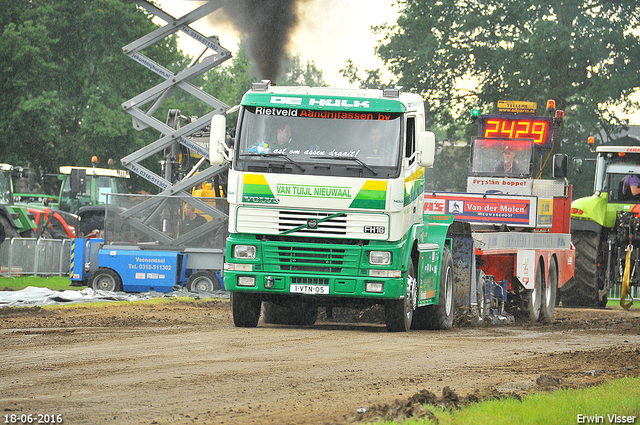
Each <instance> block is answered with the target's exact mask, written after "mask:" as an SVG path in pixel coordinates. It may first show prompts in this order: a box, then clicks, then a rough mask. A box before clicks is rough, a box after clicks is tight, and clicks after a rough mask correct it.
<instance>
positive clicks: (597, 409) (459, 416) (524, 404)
mask: <svg viewBox="0 0 640 425" xmlns="http://www.w3.org/2000/svg"><path fill="white" fill-rule="evenodd" d="M426 408H427V409H429V411H431V412H432V413H433V414H434V416H435V418H436V419H435V420H430V419H426V418H424V419H407V420H405V421H401V422H378V423H380V424H382V423H384V424H401V425H430V424H438V425H483V424H506V423H509V424H519V425H538V424H539V425H547V424H580V423H584V424H588V423H600V424H616V423H636V424H637V423H640V377H637V376H636V377H627V378H621V379H615V380H612V381H609V382H606V383H604V384H602V385H598V386H593V387H589V388H584V389H577V390H576V389H562V390H557V391H554V392H550V393H535V394H531V395H529V396H526V397H524V398H523V399H522V400H518V399H516V398H510V397H507V398H503V399H500V400H490V401H484V402H480V403H476V404H471V405H468V406H466V407H463V408H462V409H460V410H450V409H444V408H442V407H438V406H431V405H427V406H426Z"/></svg>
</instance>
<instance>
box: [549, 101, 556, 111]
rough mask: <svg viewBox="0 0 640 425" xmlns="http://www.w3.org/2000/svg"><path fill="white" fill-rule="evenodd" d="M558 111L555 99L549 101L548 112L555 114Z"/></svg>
mask: <svg viewBox="0 0 640 425" xmlns="http://www.w3.org/2000/svg"><path fill="white" fill-rule="evenodd" d="M555 109H556V101H555V100H553V99H549V100H547V112H553V111H554V110H555Z"/></svg>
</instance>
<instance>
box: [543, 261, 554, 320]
mask: <svg viewBox="0 0 640 425" xmlns="http://www.w3.org/2000/svg"><path fill="white" fill-rule="evenodd" d="M557 291H558V264H557V263H556V259H555V258H552V259H551V263H550V264H549V278H548V279H547V286H546V288H544V291H542V305H541V306H540V321H541V322H543V323H549V322H551V321H552V320H553V312H554V310H555V308H556V293H557Z"/></svg>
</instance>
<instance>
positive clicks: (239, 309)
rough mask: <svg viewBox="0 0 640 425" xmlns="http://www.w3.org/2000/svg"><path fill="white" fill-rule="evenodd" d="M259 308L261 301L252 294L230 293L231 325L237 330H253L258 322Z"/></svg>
mask: <svg viewBox="0 0 640 425" xmlns="http://www.w3.org/2000/svg"><path fill="white" fill-rule="evenodd" d="M261 306H262V301H261V300H260V298H259V297H257V296H256V295H254V294H248V293H246V292H232V293H231V308H232V310H233V324H234V325H235V326H236V327H239V328H255V327H256V326H258V320H260V308H261Z"/></svg>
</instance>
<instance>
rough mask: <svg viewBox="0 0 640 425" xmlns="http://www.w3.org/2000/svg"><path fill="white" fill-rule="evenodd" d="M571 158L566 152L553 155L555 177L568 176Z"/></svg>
mask: <svg viewBox="0 0 640 425" xmlns="http://www.w3.org/2000/svg"><path fill="white" fill-rule="evenodd" d="M568 162H569V159H568V157H567V155H566V154H563V153H557V154H555V155H553V177H554V178H556V179H563V178H565V177H567V168H568Z"/></svg>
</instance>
